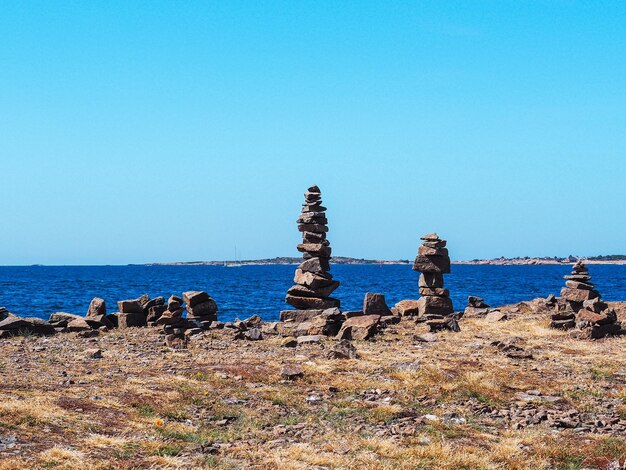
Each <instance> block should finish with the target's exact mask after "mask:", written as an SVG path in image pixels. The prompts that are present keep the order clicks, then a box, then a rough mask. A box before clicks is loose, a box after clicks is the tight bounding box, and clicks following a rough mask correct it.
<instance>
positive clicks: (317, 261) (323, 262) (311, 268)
mask: <svg viewBox="0 0 626 470" xmlns="http://www.w3.org/2000/svg"><path fill="white" fill-rule="evenodd" d="M298 269H299V270H301V271H304V272H310V273H325V272H328V271H330V262H329V258H321V257H314V258H310V259H308V260H306V261H305V262H304V263H302V264H301V265H300V266H298Z"/></svg>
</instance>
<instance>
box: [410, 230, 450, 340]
mask: <svg viewBox="0 0 626 470" xmlns="http://www.w3.org/2000/svg"><path fill="white" fill-rule="evenodd" d="M421 239H422V240H423V242H422V245H421V246H420V247H419V250H418V253H417V257H416V258H415V262H414V263H413V270H414V271H418V272H420V273H421V275H420V278H419V293H420V295H421V297H420V299H419V300H418V310H419V317H421V318H420V319H425V320H426V324H427V325H428V326H429V327H430V330H431V331H439V330H445V329H447V330H452V331H459V325H458V322H457V319H458V317H457V316H456V315H455V314H454V308H453V306H452V300H451V299H450V292H449V291H448V289H446V288H444V286H443V275H444V274H448V273H449V272H450V257H449V256H448V249H447V248H446V241H445V240H442V239H441V238H439V236H438V235H437V234H436V233H429V234H427V235H424V236H423V237H421Z"/></svg>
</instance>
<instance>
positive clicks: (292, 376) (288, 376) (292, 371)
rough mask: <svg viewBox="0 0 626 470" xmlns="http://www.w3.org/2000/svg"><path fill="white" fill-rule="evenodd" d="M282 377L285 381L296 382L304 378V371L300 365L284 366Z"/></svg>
mask: <svg viewBox="0 0 626 470" xmlns="http://www.w3.org/2000/svg"><path fill="white" fill-rule="evenodd" d="M280 376H281V377H282V378H283V379H285V380H296V379H299V378H302V377H304V370H303V369H302V367H300V366H298V365H286V366H283V368H282V370H281V371H280Z"/></svg>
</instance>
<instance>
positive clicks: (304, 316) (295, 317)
mask: <svg viewBox="0 0 626 470" xmlns="http://www.w3.org/2000/svg"><path fill="white" fill-rule="evenodd" d="M337 311H339V310H337ZM322 312H324V310H323V309H313V310H283V311H281V312H280V317H279V318H280V321H282V322H284V321H294V322H298V323H301V322H305V321H309V320H310V319H311V318H314V317H317V316H319V315H321V314H322Z"/></svg>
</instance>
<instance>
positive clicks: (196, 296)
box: [0, 291, 223, 339]
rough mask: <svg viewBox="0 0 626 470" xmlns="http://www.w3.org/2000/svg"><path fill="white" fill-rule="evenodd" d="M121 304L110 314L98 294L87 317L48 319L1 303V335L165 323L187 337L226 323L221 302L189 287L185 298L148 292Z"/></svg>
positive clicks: (83, 332)
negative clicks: (28, 315) (219, 318)
mask: <svg viewBox="0 0 626 470" xmlns="http://www.w3.org/2000/svg"><path fill="white" fill-rule="evenodd" d="M185 303H186V306H185V305H184V304H185ZM117 307H118V310H119V311H118V312H114V313H110V314H107V308H106V304H105V301H104V300H103V299H101V298H98V297H96V298H94V299H93V300H92V301H91V303H90V304H89V309H88V310H87V314H86V315H85V316H84V317H83V316H80V315H74V314H72V313H66V312H55V313H53V314H52V315H50V317H49V319H48V321H45V320H42V319H40V318H22V317H19V316H17V315H13V314H12V313H10V312H8V310H6V309H5V308H3V307H0V338H2V337H8V336H16V335H21V334H37V335H46V334H54V333H67V332H76V333H78V334H79V336H82V337H91V336H96V335H98V334H99V330H102V331H106V330H109V329H112V328H120V329H124V328H131V327H143V326H163V328H164V331H165V333H166V334H172V335H174V337H178V338H186V337H188V336H191V335H193V334H195V333H198V332H202V331H203V330H208V329H209V328H211V329H213V328H220V327H223V324H220V322H218V321H217V304H216V303H215V301H214V300H213V299H212V298H211V297H210V296H209V294H207V293H206V292H200V291H189V292H185V293H183V296H182V298H181V297H178V296H176V295H172V296H171V297H170V298H169V300H168V302H167V304H166V302H165V299H164V298H163V297H155V298H153V299H151V298H150V297H149V296H148V295H142V296H141V297H138V298H136V299H129V300H120V301H119V302H117ZM185 307H186V308H185ZM185 310H186V311H187V316H186V318H185V317H184V313H185ZM166 339H167V338H166Z"/></svg>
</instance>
